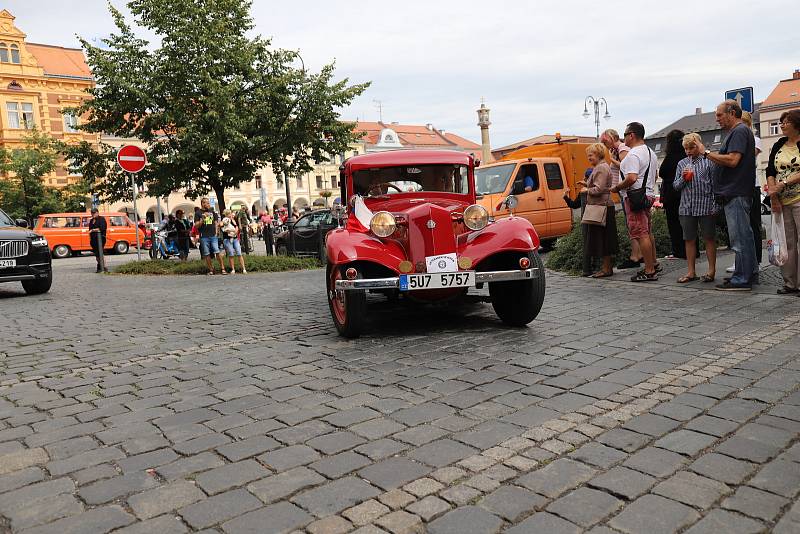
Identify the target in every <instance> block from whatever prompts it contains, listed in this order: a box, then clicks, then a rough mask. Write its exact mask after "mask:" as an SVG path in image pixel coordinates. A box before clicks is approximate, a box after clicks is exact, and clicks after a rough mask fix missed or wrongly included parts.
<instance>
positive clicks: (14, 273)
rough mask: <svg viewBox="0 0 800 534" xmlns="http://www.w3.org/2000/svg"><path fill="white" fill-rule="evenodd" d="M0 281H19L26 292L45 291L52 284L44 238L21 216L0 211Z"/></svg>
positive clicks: (50, 267)
mask: <svg viewBox="0 0 800 534" xmlns="http://www.w3.org/2000/svg"><path fill="white" fill-rule="evenodd" d="M0 282H22V288H23V289H24V290H25V292H26V293H27V294H29V295H39V294H41V293H47V292H48V291H49V290H50V285H51V284H52V283H53V268H52V260H51V259H50V249H49V248H48V247H47V239H45V238H44V237H42V236H41V235H38V234H35V233H33V232H31V231H30V230H28V223H27V221H25V220H24V219H18V220H16V221H14V220H12V219H11V217H9V216H8V215H7V214H6V213H5V212H4V211H3V210H0Z"/></svg>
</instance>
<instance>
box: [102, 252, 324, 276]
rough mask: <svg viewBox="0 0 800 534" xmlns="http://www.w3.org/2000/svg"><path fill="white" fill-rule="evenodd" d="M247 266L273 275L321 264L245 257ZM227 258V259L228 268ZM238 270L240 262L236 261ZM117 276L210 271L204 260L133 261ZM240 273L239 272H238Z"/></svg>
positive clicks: (119, 268) (216, 266)
mask: <svg viewBox="0 0 800 534" xmlns="http://www.w3.org/2000/svg"><path fill="white" fill-rule="evenodd" d="M244 258H245V265H246V266H247V271H248V272H253V273H259V272H261V273H273V272H281V271H299V270H302V269H315V268H317V267H319V266H320V263H319V262H318V261H317V260H316V259H314V258H295V257H292V256H245V257H244ZM227 261H228V260H227V258H225V262H226V267H227V268H230V267H229V266H228V265H227ZM236 268H237V270H238V268H239V262H238V260H237V261H236ZM113 272H114V273H117V274H152V275H169V274H206V273H207V272H208V269H207V268H206V264H205V262H204V261H202V260H193V261H185V262H180V261H176V260H142V261H131V262H128V263H124V264H122V265H119V266H117V267H115V268H114V269H113ZM214 272H215V273H217V274H219V262H218V261H216V260H214ZM237 272H238V271H237Z"/></svg>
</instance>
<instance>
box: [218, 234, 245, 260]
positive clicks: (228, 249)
mask: <svg viewBox="0 0 800 534" xmlns="http://www.w3.org/2000/svg"><path fill="white" fill-rule="evenodd" d="M222 244H223V245H224V246H225V254H227V255H228V256H241V255H242V246H241V243H240V241H239V240H238V239H237V238H235V237H234V238H230V237H226V238H225V239H223V240H222Z"/></svg>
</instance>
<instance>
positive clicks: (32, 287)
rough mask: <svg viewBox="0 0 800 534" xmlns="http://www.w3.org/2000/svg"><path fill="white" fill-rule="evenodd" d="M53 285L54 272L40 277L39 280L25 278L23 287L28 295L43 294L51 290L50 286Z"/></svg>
mask: <svg viewBox="0 0 800 534" xmlns="http://www.w3.org/2000/svg"><path fill="white" fill-rule="evenodd" d="M51 285H53V273H52V272H51V273H50V276H48V277H47V278H39V279H37V280H23V281H22V289H24V290H25V293H27V294H28V295H41V294H42V293H47V292H48V291H50V286H51Z"/></svg>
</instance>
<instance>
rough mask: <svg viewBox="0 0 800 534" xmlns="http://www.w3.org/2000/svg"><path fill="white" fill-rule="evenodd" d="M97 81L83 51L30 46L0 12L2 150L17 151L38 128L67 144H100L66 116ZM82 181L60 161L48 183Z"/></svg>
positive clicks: (5, 13) (8, 16)
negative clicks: (29, 132)
mask: <svg viewBox="0 0 800 534" xmlns="http://www.w3.org/2000/svg"><path fill="white" fill-rule="evenodd" d="M92 87H94V79H93V78H92V73H91V71H90V70H89V66H88V65H87V64H86V59H85V57H84V55H83V51H81V50H80V49H74V48H62V47H59V46H50V45H44V44H36V43H29V42H27V41H26V40H25V34H24V33H23V32H22V31H20V30H19V29H18V28H17V27H16V25H15V24H14V16H13V15H12V14H11V13H9V12H8V11H6V10H5V9H4V10H2V11H0V146H2V147H5V148H7V149H14V148H18V147H21V146H22V145H23V142H22V139H23V138H24V137H25V135H26V134H27V133H28V131H29V130H30V129H32V128H34V127H36V128H37V129H38V130H40V131H42V132H44V133H46V134H49V135H50V136H52V137H53V138H55V139H58V140H62V141H65V142H67V143H77V142H80V141H81V140H86V141H89V142H91V143H96V142H97V135H95V134H87V133H84V132H80V131H78V130H76V128H75V127H76V126H77V125H78V123H79V121H80V119H79V118H78V117H74V116H72V115H70V114H68V113H66V112H65V109H67V108H73V107H77V106H78V105H80V103H81V102H82V101H83V100H85V99H86V98H88V96H89V95H87V94H86V92H85V91H86V89H89V88H92ZM76 179H77V176H73V175H71V174H70V172H69V169H68V168H67V166H66V165H65V164H64V162H61V163H60V164H59V166H58V168H57V170H56V172H55V173H54V174H53V175H52V176H48V177H47V178H46V179H45V183H46V184H47V185H53V186H65V185H67V184H69V183H72V182H73V181H75V180H76Z"/></svg>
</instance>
